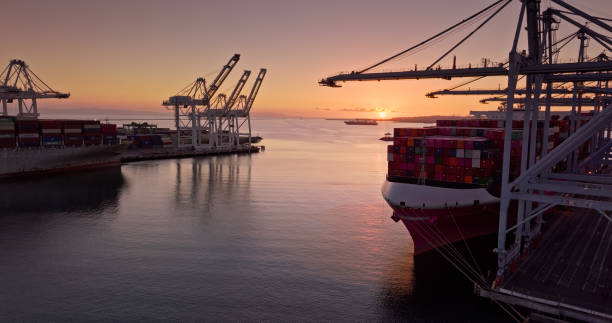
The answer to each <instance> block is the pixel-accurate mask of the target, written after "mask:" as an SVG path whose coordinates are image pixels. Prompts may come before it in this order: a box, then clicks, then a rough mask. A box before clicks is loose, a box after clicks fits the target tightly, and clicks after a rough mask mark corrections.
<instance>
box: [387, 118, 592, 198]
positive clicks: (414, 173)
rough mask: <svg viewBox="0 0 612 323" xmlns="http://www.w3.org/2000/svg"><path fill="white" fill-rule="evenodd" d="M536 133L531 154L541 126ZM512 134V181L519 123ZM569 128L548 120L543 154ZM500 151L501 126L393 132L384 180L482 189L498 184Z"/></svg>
mask: <svg viewBox="0 0 612 323" xmlns="http://www.w3.org/2000/svg"><path fill="white" fill-rule="evenodd" d="M537 127H538V137H537V139H536V143H537V144H536V151H537V152H541V150H542V147H541V145H542V140H541V137H542V133H543V131H542V130H543V128H544V122H543V121H539V122H538V124H537ZM512 128H513V130H512V141H511V151H510V156H511V162H510V164H511V165H510V176H511V178H515V177H517V176H518V175H519V174H520V172H519V170H520V165H521V155H522V144H523V121H520V120H515V121H513V123H512ZM569 128H570V122H569V120H568V119H564V120H559V118H558V117H557V116H555V117H553V118H551V121H550V125H549V129H550V130H549V133H551V134H550V135H549V138H548V141H547V142H548V145H547V147H546V149H547V151H550V150H552V148H553V147H556V146H557V145H559V143H560V142H562V141H563V140H564V139H565V138H567V137H568V135H569ZM587 144H588V143H587ZM503 148H504V121H503V120H486V119H459V120H438V121H437V122H436V126H435V127H427V128H395V129H394V141H393V145H389V146H388V149H387V153H388V158H387V160H388V167H389V168H388V176H389V177H390V178H392V179H396V180H406V181H408V182H411V181H412V182H415V181H417V180H419V179H421V180H425V181H426V182H429V183H432V184H435V183H436V182H444V183H445V184H447V185H448V184H449V183H456V185H462V184H465V185H468V186H482V187H488V186H489V185H491V184H493V183H498V184H499V179H500V177H501V169H502V168H501V166H502V156H503ZM538 157H539V153H538ZM558 167H559V168H563V167H565V164H564V163H560V164H559V165H558Z"/></svg>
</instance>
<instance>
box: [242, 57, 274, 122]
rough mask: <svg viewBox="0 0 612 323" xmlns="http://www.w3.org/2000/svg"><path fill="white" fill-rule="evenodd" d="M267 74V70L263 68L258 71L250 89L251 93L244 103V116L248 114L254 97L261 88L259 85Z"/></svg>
mask: <svg viewBox="0 0 612 323" xmlns="http://www.w3.org/2000/svg"><path fill="white" fill-rule="evenodd" d="M267 72H268V70H266V69H265V68H262V69H260V70H259V74H257V78H256V79H255V83H254V84H253V87H252V88H251V93H249V96H248V97H247V98H246V102H245V105H244V108H243V111H244V114H248V113H249V112H250V111H251V107H252V106H253V102H255V97H256V96H257V93H258V92H259V88H260V87H261V83H262V82H263V79H264V77H265V76H266V73H267Z"/></svg>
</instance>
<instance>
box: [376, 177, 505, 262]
mask: <svg viewBox="0 0 612 323" xmlns="http://www.w3.org/2000/svg"><path fill="white" fill-rule="evenodd" d="M382 193H383V197H384V198H385V200H386V201H387V203H388V204H389V205H390V206H391V208H392V209H393V218H394V219H395V220H399V221H402V223H404V225H405V226H406V228H407V229H408V231H409V232H410V235H411V237H412V240H413V243H414V254H415V255H421V254H425V253H428V252H430V251H432V250H434V249H436V248H442V247H444V246H447V245H451V244H455V243H458V242H461V241H466V242H469V241H470V240H474V239H476V238H481V237H485V236H488V235H492V234H495V233H496V232H497V229H498V218H499V199H498V198H496V197H494V196H492V195H491V194H489V193H488V192H487V191H486V189H484V188H475V189H455V188H443V187H433V186H425V185H418V184H409V183H396V182H389V181H386V182H385V184H384V185H383V189H382ZM493 247H494V246H491V248H493Z"/></svg>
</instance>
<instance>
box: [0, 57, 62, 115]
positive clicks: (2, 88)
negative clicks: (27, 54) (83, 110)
mask: <svg viewBox="0 0 612 323" xmlns="http://www.w3.org/2000/svg"><path fill="white" fill-rule="evenodd" d="M68 97H70V93H63V92H59V91H55V90H53V89H52V88H51V87H50V86H48V85H47V84H46V83H45V82H44V81H43V80H41V79H40V78H39V77H38V76H37V75H36V74H35V73H34V72H33V71H32V70H30V67H29V66H28V65H27V64H26V63H25V62H24V61H22V60H19V59H13V60H11V61H10V62H9V65H7V66H6V67H5V68H4V69H3V70H2V72H1V73H0V101H2V113H1V114H0V115H4V116H6V115H8V108H7V103H12V102H13V100H17V102H18V105H19V114H18V116H19V117H26V118H37V117H38V105H37V102H36V100H37V99H48V98H56V99H66V98H68ZM25 100H31V104H29V105H28V104H27V103H26V101H25Z"/></svg>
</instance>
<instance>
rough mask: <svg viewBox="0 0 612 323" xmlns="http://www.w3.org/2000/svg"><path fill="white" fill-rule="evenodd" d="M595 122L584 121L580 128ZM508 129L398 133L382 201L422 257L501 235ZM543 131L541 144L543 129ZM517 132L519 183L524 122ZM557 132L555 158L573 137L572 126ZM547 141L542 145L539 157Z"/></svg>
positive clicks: (474, 122) (473, 124) (490, 124)
mask: <svg viewBox="0 0 612 323" xmlns="http://www.w3.org/2000/svg"><path fill="white" fill-rule="evenodd" d="M590 116H591V115H590V114H583V116H582V118H581V121H580V122H582V123H584V122H586V121H587V120H588V118H590ZM504 123H505V121H503V120H491V119H464V120H438V121H437V122H436V126H434V127H427V128H396V129H394V136H393V137H394V142H393V145H389V146H388V150H387V152H388V173H387V178H386V181H385V183H384V184H383V187H382V194H383V197H384V199H385V200H386V201H387V203H388V204H389V205H390V206H391V208H392V209H393V217H392V218H393V219H394V220H396V221H402V222H403V223H404V225H405V226H406V228H407V229H408V231H409V232H410V235H411V236H412V239H413V242H414V253H415V255H419V254H423V253H426V252H428V251H431V250H433V249H435V248H440V247H443V246H446V245H449V244H453V243H455V242H459V241H461V240H470V239H472V238H478V237H482V236H487V235H490V234H494V233H496V232H497V229H498V215H499V195H500V193H499V192H500V185H501V184H500V183H501V169H502V168H501V166H502V153H503V148H504V143H503V140H504V129H503V128H504ZM537 126H538V133H539V134H538V136H539V137H541V133H542V129H543V127H544V123H543V121H539V122H538V125H537ZM512 128H513V131H512V140H511V147H510V156H511V163H510V177H511V178H515V177H516V176H518V174H519V170H520V161H521V151H522V133H523V131H522V129H523V122H522V121H519V120H515V121H513V125H512ZM549 129H550V133H551V135H550V136H549V138H548V140H547V141H546V142H547V147H544V149H547V151H550V150H551V149H553V148H554V147H556V146H557V145H559V144H560V143H561V142H562V141H563V140H564V139H565V138H567V137H568V135H569V129H570V121H569V120H568V118H567V117H564V118H561V116H559V115H556V116H553V117H552V118H551V121H550V124H549ZM542 141H543V140H542V138H538V140H537V142H538V145H537V147H536V151H538V152H541V151H542V147H541V146H542V144H541V143H542ZM587 144H588V143H587ZM585 150H586V149H585ZM579 158H580V157H579ZM557 167H558V168H560V169H561V168H563V167H565V165H564V163H560V164H559V165H558V166H557ZM514 207H515V206H514V205H511V208H514Z"/></svg>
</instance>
